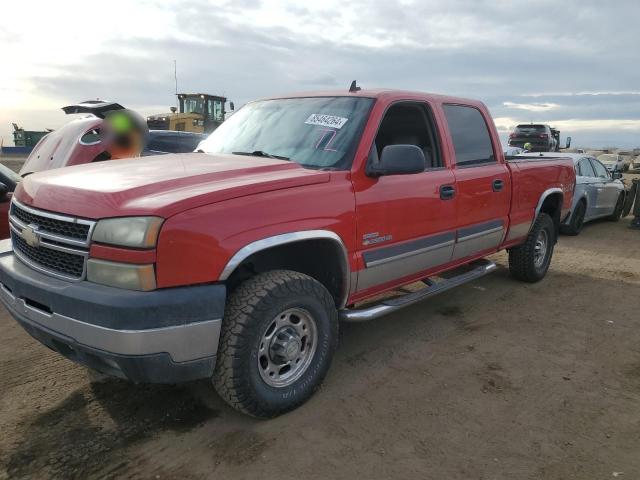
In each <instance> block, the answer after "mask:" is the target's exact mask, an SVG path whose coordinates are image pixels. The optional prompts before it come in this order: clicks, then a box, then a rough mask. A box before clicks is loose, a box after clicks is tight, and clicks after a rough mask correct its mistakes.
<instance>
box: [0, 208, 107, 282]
mask: <svg viewBox="0 0 640 480" xmlns="http://www.w3.org/2000/svg"><path fill="white" fill-rule="evenodd" d="M9 225H10V227H11V241H12V243H13V250H14V253H15V254H16V256H17V257H18V258H19V259H20V260H22V261H23V262H24V263H26V264H27V265H29V266H30V267H32V268H34V269H36V270H39V271H42V272H44V273H47V274H49V275H52V276H54V277H59V278H63V279H65V280H72V281H77V280H83V279H84V277H85V274H86V261H87V257H88V256H89V243H90V241H91V233H92V231H93V227H94V226H95V222H94V221H92V220H86V219H79V218H74V217H68V216H64V215H58V214H55V213H50V212H46V211H43V210H36V209H33V208H31V207H27V206H25V205H22V204H20V203H19V202H17V201H15V200H14V201H13V202H12V204H11V209H10V215H9Z"/></svg>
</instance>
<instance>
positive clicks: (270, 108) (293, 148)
mask: <svg viewBox="0 0 640 480" xmlns="http://www.w3.org/2000/svg"><path fill="white" fill-rule="evenodd" d="M372 104H373V99H371V98H361V97H360V98H354V97H317V98H315V97H314V98H311V97H307V98H285V99H278V100H263V101H259V102H253V103H250V104H248V105H246V106H244V107H243V108H241V109H240V110H238V112H236V113H235V114H234V115H233V116H232V117H231V118H229V119H228V120H226V121H225V122H224V123H223V124H222V125H220V127H218V128H217V129H216V130H215V131H214V132H213V133H212V134H211V135H210V136H209V138H208V139H207V140H205V141H204V142H202V144H201V145H200V150H202V151H204V152H206V153H236V154H247V155H251V154H259V155H260V156H274V157H277V158H283V159H289V160H291V161H294V162H296V163H299V164H300V165H302V166H305V167H310V168H330V169H336V170H346V169H348V168H349V167H350V166H351V161H352V159H353V155H354V153H355V152H354V151H355V148H356V144H357V140H358V138H359V135H360V133H361V131H362V128H363V126H364V124H365V121H366V119H367V116H368V114H369V110H370V107H371V105H372Z"/></svg>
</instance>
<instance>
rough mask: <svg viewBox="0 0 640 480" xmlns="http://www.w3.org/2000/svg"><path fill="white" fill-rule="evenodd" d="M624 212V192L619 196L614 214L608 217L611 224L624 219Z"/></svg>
mask: <svg viewBox="0 0 640 480" xmlns="http://www.w3.org/2000/svg"><path fill="white" fill-rule="evenodd" d="M622 210H624V192H621V193H620V195H618V201H617V202H616V208H614V209H613V213H612V214H611V215H609V216H608V217H607V220H609V221H610V222H617V221H619V220H620V217H622Z"/></svg>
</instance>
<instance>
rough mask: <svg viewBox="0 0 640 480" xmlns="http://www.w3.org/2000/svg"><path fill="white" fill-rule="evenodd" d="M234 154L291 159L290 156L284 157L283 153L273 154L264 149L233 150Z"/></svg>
mask: <svg viewBox="0 0 640 480" xmlns="http://www.w3.org/2000/svg"><path fill="white" fill-rule="evenodd" d="M231 153H233V154H234V155H249V156H252V157H267V158H276V159H278V160H291V159H290V158H289V157H283V156H281V155H272V154H271V153H267V152H265V151H263V150H254V151H253V152H231Z"/></svg>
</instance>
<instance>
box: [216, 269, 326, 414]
mask: <svg viewBox="0 0 640 480" xmlns="http://www.w3.org/2000/svg"><path fill="white" fill-rule="evenodd" d="M305 332H306V333H305ZM304 335H306V336H304ZM337 343H338V312H337V310H336V307H335V303H334V300H333V298H332V297H331V295H330V294H329V292H328V291H327V289H326V288H325V287H324V286H323V285H322V284H321V283H319V282H318V281H316V280H314V279H313V278H311V277H309V276H307V275H304V274H302V273H298V272H292V271H288V270H274V271H270V272H266V273H260V274H258V275H256V276H254V277H252V278H250V279H248V280H246V281H245V282H244V283H242V284H240V286H238V288H236V290H235V291H234V292H233V293H232V294H231V295H230V296H229V299H228V302H227V306H226V309H225V316H224V319H223V321H222V331H221V334H220V346H219V348H218V358H217V362H216V368H215V372H214V376H213V384H214V386H215V389H216V391H217V392H218V394H219V395H220V396H221V397H222V398H223V399H224V400H225V401H226V402H227V403H228V404H229V405H231V406H232V407H233V408H235V409H237V410H240V411H241V412H244V413H247V414H249V415H252V416H255V417H263V418H270V417H275V416H278V415H281V414H283V413H285V412H288V411H290V410H293V409H295V408H297V407H299V406H300V405H302V404H303V403H304V402H306V401H307V400H308V399H309V398H310V397H311V396H312V395H313V393H314V392H315V391H316V390H317V389H318V387H319V386H320V384H321V383H322V380H323V379H324V377H325V375H326V374H327V371H328V370H329V366H330V365H331V359H332V358H333V353H334V352H335V349H336V347H337ZM291 345H294V346H293V347H291ZM298 356H299V358H298ZM286 362H289V365H290V367H289V369H288V370H287V368H286V366H285V363H286ZM296 364H298V365H296Z"/></svg>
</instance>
